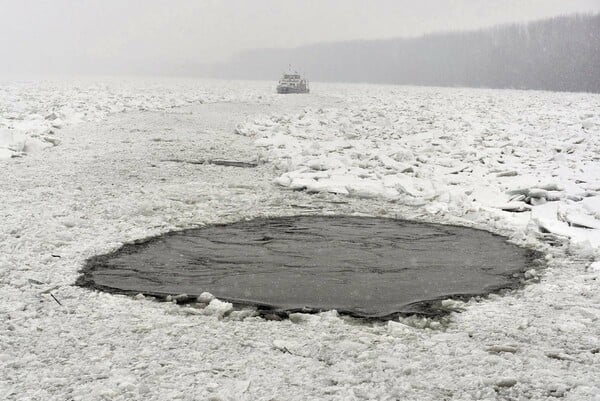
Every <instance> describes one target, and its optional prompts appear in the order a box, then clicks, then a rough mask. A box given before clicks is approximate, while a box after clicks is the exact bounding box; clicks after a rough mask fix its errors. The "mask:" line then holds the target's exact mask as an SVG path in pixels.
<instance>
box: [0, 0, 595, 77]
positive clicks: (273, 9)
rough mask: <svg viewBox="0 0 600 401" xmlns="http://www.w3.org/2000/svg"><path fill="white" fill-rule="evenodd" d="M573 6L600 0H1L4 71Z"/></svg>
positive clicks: (464, 22) (410, 28)
mask: <svg viewBox="0 0 600 401" xmlns="http://www.w3.org/2000/svg"><path fill="white" fill-rule="evenodd" d="M574 12H600V0H369V1H366V0H228V1H227V0H221V1H219V0H195V1H192V0H189V1H184V0H0V60H1V63H0V73H28V72H54V73H55V72H63V73H73V72H83V73H85V72H88V73H115V72H129V73H130V72H135V71H136V70H144V67H147V68H146V69H148V70H153V69H154V70H156V69H160V67H161V66H165V67H164V68H167V69H168V65H169V64H172V65H176V64H181V63H204V62H213V61H218V60H222V59H225V58H227V57H228V56H230V55H231V54H233V53H235V52H238V51H240V50H244V49H250V48H257V47H294V46H298V45H303V44H309V43H316V42H323V41H338V40H349V39H376V38H390V37H401V36H415V35H420V34H423V33H428V32H433V31H448V30H466V29H473V28H480V27H486V26H490V25H495V24H500V23H505V22H517V21H527V20H532V19H539V18H545V17H549V16H555V15H560V14H568V13H574ZM154 67H156V68H154Z"/></svg>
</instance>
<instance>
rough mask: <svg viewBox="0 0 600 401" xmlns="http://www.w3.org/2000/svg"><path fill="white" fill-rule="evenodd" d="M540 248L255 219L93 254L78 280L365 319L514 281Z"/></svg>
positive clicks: (463, 231) (416, 231) (433, 232)
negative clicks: (336, 311) (342, 314)
mask: <svg viewBox="0 0 600 401" xmlns="http://www.w3.org/2000/svg"><path fill="white" fill-rule="evenodd" d="M532 257H533V252H532V251H530V250H527V249H524V248H520V247H518V246H516V245H513V244H510V243H508V242H506V240H505V239H504V238H503V237H500V236H497V235H494V234H491V233H489V232H486V231H481V230H475V229H471V228H465V227H458V226H446V225H436V224H425V223H416V222H410V221H404V220H394V219H385V218H370V217H349V216H332V217H326V216H294V217H278V218H272V219H256V220H251V221H242V222H237V223H233V224H228V225H214V226H207V227H204V228H199V229H192V230H184V231H177V232H171V233H167V234H165V235H161V236H159V237H155V238H150V239H148V240H145V241H143V242H140V243H137V244H128V245H124V246H123V247H122V248H121V249H119V250H117V251H116V252H114V253H111V254H107V255H101V256H97V257H94V258H91V259H90V260H88V262H87V265H86V267H85V268H84V270H83V273H84V274H83V275H82V277H80V279H79V281H78V284H80V285H84V286H91V287H94V288H98V289H102V290H106V291H112V292H119V293H131V294H133V293H144V294H150V295H157V296H164V295H169V294H173V295H176V294H183V293H185V294H188V295H199V294H200V293H202V292H204V291H208V292H210V293H212V294H214V295H215V296H217V297H218V298H220V299H224V300H229V301H232V302H235V303H239V304H250V305H258V306H261V307H264V308H271V309H275V310H286V311H292V310H301V309H306V310H311V311H315V310H327V309H337V310H338V311H340V312H345V313H349V314H352V315H356V316H364V317H386V316H390V315H394V314H396V313H410V312H427V305H429V303H428V302H427V301H431V300H435V299H439V298H443V297H448V296H461V295H475V294H486V293H489V292H491V291H494V290H497V289H499V288H506V287H513V286H515V285H516V284H517V283H518V280H519V278H518V277H519V274H515V273H519V272H522V271H524V270H527V269H528V268H529V267H528V266H530V265H531V262H532Z"/></svg>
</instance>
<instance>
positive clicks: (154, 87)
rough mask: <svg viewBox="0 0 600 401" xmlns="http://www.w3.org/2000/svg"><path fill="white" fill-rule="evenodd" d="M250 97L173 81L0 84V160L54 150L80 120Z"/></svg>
mask: <svg viewBox="0 0 600 401" xmlns="http://www.w3.org/2000/svg"><path fill="white" fill-rule="evenodd" d="M254 95H255V93H253V92H245V93H243V94H241V95H240V92H239V91H238V90H237V88H236V84H231V83H230V84H225V85H221V86H220V87H219V86H218V85H215V83H214V82H207V81H191V80H175V79H173V80H163V81H156V80H144V79H140V78H136V79H129V80H125V79H118V78H113V79H110V80H91V79H81V80H80V81H77V82H73V81H65V80H47V81H42V82H39V81H18V82H2V81H0V160H1V159H7V158H11V157H18V156H21V155H23V154H26V153H31V152H35V151H38V150H40V149H44V148H47V147H51V146H56V145H58V144H59V143H60V130H61V129H63V128H64V127H67V126H70V125H75V124H77V123H80V122H82V121H101V120H102V119H104V118H106V117H107V116H109V115H111V114H114V113H121V112H127V111H134V110H138V111H144V110H146V111H165V112H168V111H170V110H172V109H175V108H178V107H181V106H186V105H190V104H201V103H205V102H208V103H210V102H216V101H221V102H223V101H229V100H232V99H236V100H238V101H243V100H249V98H246V99H244V96H254ZM266 99H268V96H266ZM252 100H253V101H258V102H260V101H261V99H257V98H256V97H254V98H253V99H252Z"/></svg>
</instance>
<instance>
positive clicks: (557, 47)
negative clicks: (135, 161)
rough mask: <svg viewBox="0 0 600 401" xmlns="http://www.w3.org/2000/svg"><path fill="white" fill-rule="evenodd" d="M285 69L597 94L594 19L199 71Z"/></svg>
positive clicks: (327, 50)
mask: <svg viewBox="0 0 600 401" xmlns="http://www.w3.org/2000/svg"><path fill="white" fill-rule="evenodd" d="M288 64H291V65H293V66H295V67H297V68H299V69H300V72H302V73H304V74H305V75H306V76H307V77H308V78H309V79H311V80H313V81H325V82H369V83H385V84H404V85H427V86H468V87H488V88H516V89H541V90H551V91H583V92H595V93H600V14H597V15H572V16H562V17H556V18H552V19H547V20H541V21H535V22H531V23H527V24H513V25H503V26H498V27H494V28H489V29H482V30H477V31H467V32H447V33H437V34H429V35H425V36H421V37H418V38H408V39H387V40H364V41H347V42H337V43H324V44H316V45H309V46H303V47H299V48H295V49H257V50H251V51H246V52H244V53H240V54H239V55H237V56H235V57H234V58H232V59H231V60H229V61H228V62H225V63H220V64H214V65H211V66H203V67H202V68H200V69H201V73H203V74H204V75H209V76H212V77H217V78H238V79H267V80H277V79H278V78H279V75H280V74H281V72H282V71H283V70H284V69H285V67H286V66H287V65H288Z"/></svg>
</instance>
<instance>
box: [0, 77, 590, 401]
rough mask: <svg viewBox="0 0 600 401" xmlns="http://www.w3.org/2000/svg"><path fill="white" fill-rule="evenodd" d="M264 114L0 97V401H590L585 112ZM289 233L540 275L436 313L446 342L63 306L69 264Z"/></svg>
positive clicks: (412, 100) (88, 86) (435, 331)
mask: <svg viewBox="0 0 600 401" xmlns="http://www.w3.org/2000/svg"><path fill="white" fill-rule="evenodd" d="M272 91H273V87H272V85H269V84H268V83H248V82H218V81H213V82H202V81H179V80H178V81H175V80H157V81H141V80H135V81H121V80H102V81H95V82H92V81H83V80H82V81H80V82H57V81H48V82H26V83H25V82H21V83H15V82H2V83H1V84H0V159H2V160H0V168H1V171H2V173H0V174H1V175H0V182H1V184H2V190H1V191H0V216H1V217H2V224H1V225H0V283H1V287H0V318H1V319H2V325H0V378H2V379H1V380H0V398H2V399H8V400H22V399H34V400H65V399H74V400H88V399H89V400H92V399H94V400H95V399H110V400H126V399H144V400H154V399H156V400H164V399H184V400H204V399H214V400H258V399H261V400H262V399H264V400H323V399H332V400H353V399H384V400H385V399H388V400H394V399H410V400H441V399H455V400H469V399H473V400H485V399H487V400H493V399H507V400H508V399H510V400H521V399H522V400H545V399H555V398H556V397H562V399H567V400H594V399H596V400H597V399H600V397H598V394H600V379H598V378H599V377H600V324H599V319H600V306H599V305H600V291H599V290H600V285H599V281H600V262H597V261H596V260H598V259H600V237H599V232H600V201H599V199H600V111H599V110H600V96H598V95H587V94H568V93H560V94H557V93H547V92H523V91H492V90H475V89H439V88H412V87H392V86H366V85H365V86H361V85H318V84H315V85H314V90H313V92H314V93H313V94H310V95H306V96H276V95H274V94H273V93H272ZM173 159H179V160H189V161H194V160H206V159H228V160H240V161H259V166H258V167H257V168H255V169H244V168H233V167H225V166H216V165H210V164H188V163H178V162H173V161H169V160H173ZM299 213H319V214H323V213H326V214H339V213H344V214H364V215H373V216H386V217H402V218H413V219H418V220H423V221H432V222H442V223H444V222H445V223H459V224H464V225H469V226H475V227H478V228H485V229H488V230H491V231H493V232H497V233H501V234H504V235H507V236H509V237H510V238H511V239H512V240H513V241H515V242H516V243H519V244H521V245H528V246H532V247H535V248H537V249H540V250H542V251H544V252H546V253H547V260H548V267H547V269H545V270H543V271H536V270H532V271H530V272H528V277H529V283H528V284H527V285H526V286H524V287H523V289H521V290H518V291H513V292H510V293H508V294H504V295H493V296H490V297H488V298H486V299H473V300H471V301H469V302H468V303H459V302H455V301H447V302H444V305H445V306H446V307H447V308H449V309H456V310H460V313H452V314H450V315H449V316H448V317H447V318H445V319H442V320H428V319H423V318H407V319H403V320H401V321H395V322H389V323H366V322H362V321H357V320H353V319H350V318H344V317H340V316H338V315H337V314H336V313H335V312H326V313H322V314H319V315H302V314H297V315H293V316H292V319H290V320H286V321H266V320H263V319H261V318H258V317H255V316H253V312H252V311H251V310H232V308H231V305H229V304H226V303H223V302H219V301H218V300H213V301H212V302H211V303H210V304H209V306H208V307H207V308H205V309H199V308H194V307H181V306H177V305H174V304H172V303H158V302H154V301H151V300H147V299H132V298H128V297H123V296H115V295H109V294H104V293H96V292H91V291H88V290H86V289H83V288H79V287H74V286H73V285H72V284H73V282H74V281H75V279H76V278H77V275H78V273H77V272H78V269H79V268H80V267H81V266H82V264H83V262H84V260H85V259H86V258H87V257H90V256H92V255H95V254H99V253H104V252H108V251H111V250H114V249H116V248H117V247H119V246H120V245H121V244H123V243H124V242H128V241H133V240H135V239H138V238H143V237H147V236H150V235H155V234H158V233H162V232H165V231H169V230H173V229H177V228H187V227H196V226H200V225H203V224H210V223H215V222H230V221H236V220H240V219H245V218H254V217H258V216H276V215H293V214H299ZM54 298H55V299H56V300H55V299H54ZM58 302H60V304H59V303H58Z"/></svg>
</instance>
